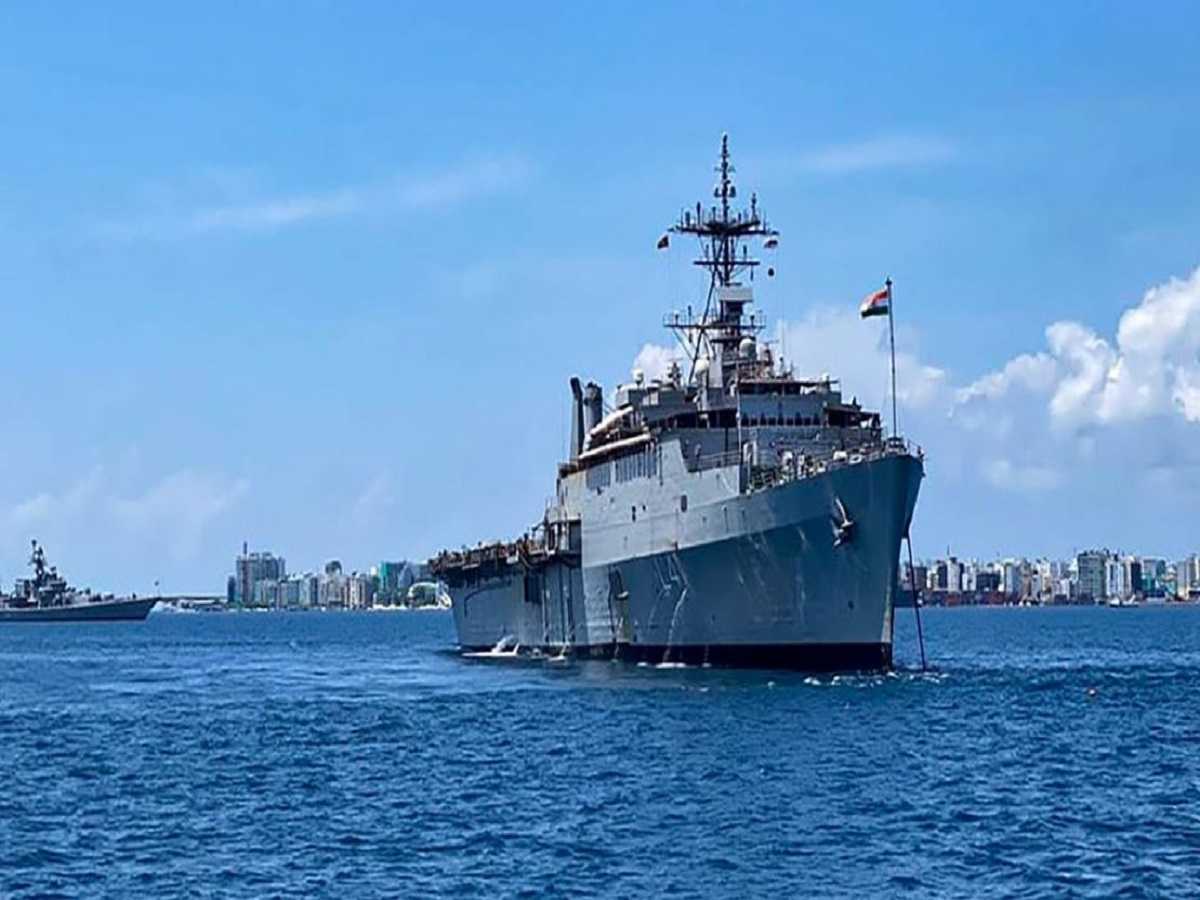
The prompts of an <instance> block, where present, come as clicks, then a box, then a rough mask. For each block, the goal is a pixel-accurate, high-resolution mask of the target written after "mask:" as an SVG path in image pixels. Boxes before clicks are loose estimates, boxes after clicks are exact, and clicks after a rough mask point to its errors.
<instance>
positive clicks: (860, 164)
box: [755, 134, 959, 177]
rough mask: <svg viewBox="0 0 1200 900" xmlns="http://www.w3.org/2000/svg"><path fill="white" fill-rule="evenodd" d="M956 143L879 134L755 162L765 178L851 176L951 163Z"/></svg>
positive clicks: (915, 135) (756, 167)
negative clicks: (765, 175)
mask: <svg viewBox="0 0 1200 900" xmlns="http://www.w3.org/2000/svg"><path fill="white" fill-rule="evenodd" d="M958 153H959V150H958V145H957V144H956V143H955V142H953V141H951V140H949V139H947V138H944V137H940V136H937V135H917V134H891V135H878V136H876V137H871V138H866V139H863V140H859V141H851V142H847V143H843V144H832V145H829V146H825V147H819V148H816V149H814V150H809V151H807V152H802V153H798V154H794V155H792V156H781V157H775V158H772V159H766V160H762V161H760V162H758V163H757V164H756V166H755V169H756V171H758V170H761V171H763V172H765V173H767V176H768V177H772V176H773V177H795V176H797V175H827V176H837V175H853V174H857V173H861V172H869V171H874V170H880V169H910V168H920V167H925V166H933V165H939V164H942V163H948V162H952V161H953V160H955V159H956V158H957V157H958Z"/></svg>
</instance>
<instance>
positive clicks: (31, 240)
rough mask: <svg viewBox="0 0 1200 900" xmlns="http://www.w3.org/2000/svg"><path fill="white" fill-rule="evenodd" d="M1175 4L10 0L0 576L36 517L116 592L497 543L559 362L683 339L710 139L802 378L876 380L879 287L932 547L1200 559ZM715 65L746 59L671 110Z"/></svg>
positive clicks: (527, 493) (88, 572)
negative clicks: (398, 4)
mask: <svg viewBox="0 0 1200 900" xmlns="http://www.w3.org/2000/svg"><path fill="white" fill-rule="evenodd" d="M712 9H713V10H716V9H718V7H713V8H712ZM1185 10H1186V7H1184V6H1174V5H1171V4H1161V5H1156V7H1155V10H1154V12H1153V14H1143V13H1140V12H1138V11H1133V10H1130V11H1126V10H1125V9H1123V8H1121V7H1119V6H1109V7H1101V8H1091V7H1087V8H1084V7H1079V8H1077V9H1067V8H1063V9H1055V10H1046V9H1043V8H1042V7H1039V6H1038V5H1035V4H1027V5H1021V4H1018V5H1015V6H1009V7H1006V8H1005V9H1004V10H1003V11H1000V10H983V11H981V10H965V9H964V10H957V9H950V10H947V9H944V8H939V7H936V6H933V5H928V6H924V5H913V6H909V7H906V8H904V9H902V10H901V9H889V8H886V7H882V8H874V9H871V10H869V11H854V10H812V9H808V10H800V9H795V10H793V9H777V10H762V9H749V10H744V11H743V12H742V13H741V14H740V15H741V17H742V18H743V19H744V21H743V23H742V24H743V26H744V27H745V29H746V30H747V32H748V33H749V34H751V35H752V36H753V38H754V39H753V40H752V41H750V42H746V43H742V42H736V43H735V42H732V41H729V40H726V39H723V38H721V37H720V36H715V35H713V34H712V33H711V31H712V30H711V28H709V27H708V25H707V24H706V23H707V22H708V21H710V20H711V18H712V17H711V16H708V15H704V14H694V12H693V13H692V14H689V15H686V16H685V15H681V14H679V13H677V12H675V11H673V10H669V9H658V10H649V11H640V12H638V14H637V15H636V16H635V17H634V18H632V19H626V17H624V16H613V15H610V14H608V13H603V14H602V13H600V12H598V11H595V10H592V11H587V10H583V11H580V10H573V11H570V12H568V11H565V10H556V9H553V8H551V9H547V10H544V11H542V12H541V13H540V14H535V13H533V12H528V13H525V14H523V15H517V16H513V15H510V14H509V13H506V12H501V11H498V10H487V9H479V10H475V11H473V13H472V15H471V16H468V17H463V16H461V15H460V14H459V13H457V12H451V11H446V12H442V11H423V12H414V11H401V10H398V9H389V8H386V7H374V8H359V9H356V10H348V11H344V12H343V13H342V14H338V15H334V14H333V13H332V12H329V11H325V10H322V9H319V8H316V7H304V8H297V9H296V10H293V11H292V12H291V13H289V15H288V16H287V17H281V16H279V15H278V14H276V13H275V12H273V11H271V10H269V9H267V8H256V9H245V10H240V11H239V12H238V14H237V17H236V18H237V21H236V27H230V22H229V21H228V16H212V15H209V14H208V13H205V12H204V11H171V12H170V14H169V15H165V14H164V13H163V12H162V11H161V10H158V9H156V8H155V7H152V6H149V5H147V6H143V7H139V6H137V5H136V4H135V5H132V6H128V7H123V8H122V9H118V10H106V11H99V10H89V9H80V10H76V11H74V13H73V14H72V16H70V17H66V19H65V20H64V17H62V16H58V15H54V14H53V13H52V12H49V11H46V10H39V9H36V8H27V9H12V10H8V11H6V12H5V13H4V14H3V16H4V24H5V25H6V28H5V32H6V33H8V34H21V35H23V36H24V39H23V40H22V41H21V42H20V43H19V44H18V43H16V42H10V43H12V44H13V46H11V47H9V52H8V53H6V59H5V61H4V63H2V64H0V65H2V66H3V69H4V72H5V74H6V80H7V83H8V84H9V85H10V91H9V95H10V98H11V102H10V103H9V104H8V106H7V108H6V112H5V116H6V120H5V124H6V129H5V130H6V135H8V138H9V139H8V140H7V141H6V142H5V144H4V145H3V146H2V147H0V162H3V171H4V173H5V174H4V175H3V176H0V190H3V195H4V204H3V207H2V211H0V224H3V225H4V226H5V235H6V237H5V240H4V242H3V243H2V247H0V264H2V266H0V270H2V271H3V272H4V275H3V281H2V282H0V288H2V290H3V296H4V297H5V304H6V306H5V308H6V312H7V313H8V317H7V321H6V324H7V325H8V335H9V340H8V341H7V342H6V352H5V354H4V355H3V357H2V358H0V375H3V377H4V380H5V383H6V384H7V385H8V386H9V388H8V390H7V391H5V393H4V395H3V398H0V415H2V416H3V421H5V422H6V423H7V428H8V431H9V434H10V435H15V436H19V439H17V438H14V439H11V440H9V441H7V442H6V446H5V451H4V465H3V466H2V467H0V578H3V579H4V582H5V584H8V583H10V582H11V579H12V578H14V577H17V576H19V575H22V574H24V571H25V556H26V552H27V548H28V541H29V539H30V538H35V537H36V538H38V539H39V540H42V541H43V542H45V543H46V544H47V546H48V547H49V548H50V550H51V552H52V553H53V554H54V556H55V559H56V560H57V561H58V562H59V564H60V566H61V568H62V569H63V570H64V571H66V572H69V573H70V574H71V575H72V577H73V578H74V579H76V580H77V581H80V582H82V583H87V584H91V585H95V586H96V587H98V588H103V589H105V590H114V591H127V590H135V591H138V592H145V591H148V590H150V589H151V586H152V584H153V583H154V581H156V580H157V581H159V582H160V583H161V584H162V586H163V589H164V590H165V591H166V590H172V591H192V590H197V589H200V588H203V587H205V586H206V585H209V584H211V573H212V572H214V571H221V570H223V568H224V566H226V565H227V560H228V558H229V556H230V554H231V553H232V552H236V548H237V547H239V546H240V545H241V542H242V541H243V540H244V539H245V538H246V536H253V538H254V540H255V541H256V542H258V543H261V544H263V545H268V546H279V547H289V548H291V553H292V554H294V555H295V556H296V557H297V558H305V559H319V558H325V557H327V556H328V555H330V554H331V553H333V552H337V551H339V549H340V550H341V552H342V553H343V554H344V555H343V557H342V558H343V559H345V560H346V562H347V565H348V566H351V567H362V566H364V565H368V564H369V561H371V560H375V559H384V558H388V557H391V556H395V555H397V554H399V555H404V556H409V557H411V558H416V559H423V558H426V557H428V556H429V555H431V554H433V553H435V552H437V551H438V550H440V549H442V548H443V547H458V546H461V545H462V544H463V543H464V542H473V541H474V540H476V539H478V538H480V537H496V538H499V537H503V536H505V535H510V534H515V533H520V532H522V531H523V530H524V529H525V528H527V527H528V526H529V525H530V524H531V523H532V522H534V521H536V520H537V519H538V518H540V516H541V513H542V499H543V498H545V497H548V496H550V495H551V494H553V491H554V467H555V464H556V462H558V461H559V460H560V459H561V458H562V456H563V455H564V449H565V444H566V440H567V433H568V427H567V413H568V409H569V403H570V398H569V393H568V388H567V379H568V378H569V377H570V376H572V375H579V376H581V377H584V378H594V379H596V380H597V381H599V382H601V383H602V384H603V385H604V386H605V388H606V390H608V391H611V389H612V388H613V387H615V385H616V384H617V382H619V381H624V380H628V379H629V377H630V370H631V368H633V366H634V365H635V364H636V365H639V366H641V367H642V368H644V369H646V370H647V371H648V372H653V371H654V369H655V367H656V366H659V365H662V364H664V362H665V360H666V359H667V358H668V357H669V347H668V337H669V336H668V335H667V334H665V333H663V332H662V331H661V329H660V327H659V326H660V323H661V316H662V314H663V313H665V312H668V311H669V310H671V309H673V308H682V307H684V306H686V304H688V303H689V302H695V299H696V297H697V295H698V292H699V290H700V288H701V287H702V286H701V285H700V284H699V283H698V282H696V281H694V280H693V279H692V278H691V275H690V273H689V271H688V270H689V266H688V263H687V260H688V251H689V250H690V248H685V247H682V246H680V247H674V246H672V247H671V248H669V249H668V250H666V251H662V252H657V251H655V249H654V246H655V241H656V239H657V238H658V236H659V235H660V234H661V232H662V229H663V228H664V227H665V226H666V225H667V224H669V220H670V217H669V216H664V211H674V210H678V209H680V208H681V207H683V206H684V205H686V204H689V203H691V202H694V200H695V199H696V198H697V196H699V195H700V194H702V193H703V192H704V191H705V190H707V188H708V187H709V185H710V179H711V175H712V173H711V169H712V164H713V157H714V153H715V151H716V148H717V145H718V141H719V138H720V134H721V132H722V131H727V132H728V133H729V134H730V141H731V148H732V152H733V154H734V162H735V165H736V166H737V170H738V183H739V186H740V187H741V188H742V189H743V190H745V191H747V192H749V191H751V190H756V191H758V193H759V196H760V199H761V201H762V203H763V207H764V209H765V210H766V212H767V214H768V215H769V216H770V217H771V219H772V221H773V222H774V223H775V224H776V225H778V226H779V228H780V229H781V231H782V239H781V243H780V246H779V249H778V250H777V251H775V253H774V256H773V265H775V267H776V268H777V270H778V275H777V277H776V278H774V279H761V280H760V283H758V284H756V290H757V293H758V298H759V309H760V310H761V312H762V313H763V314H764V315H765V316H766V317H767V318H768V320H769V321H770V322H771V323H772V324H771V327H772V328H774V329H776V330H775V331H774V332H772V334H773V335H774V336H775V337H776V339H777V340H778V344H777V347H778V348H779V349H780V350H781V351H783V352H784V353H785V355H786V357H787V359H788V360H789V362H791V363H792V364H793V365H794V366H795V368H796V369H797V371H799V372H803V373H811V374H814V375H815V374H818V373H821V372H829V373H831V374H832V375H833V376H834V377H837V378H840V379H841V382H842V386H843V388H844V390H845V391H846V393H847V394H848V395H850V396H854V397H857V398H859V399H860V400H862V401H863V402H864V403H867V404H869V405H871V406H873V407H874V408H877V409H881V410H882V409H885V408H886V402H887V401H886V388H887V377H888V375H887V373H888V367H887V356H886V337H885V325H884V323H883V322H881V321H878V320H872V321H869V322H865V323H864V322H861V321H859V320H858V317H857V309H856V306H857V302H858V300H859V299H860V298H861V297H862V296H863V294H865V293H866V292H868V291H870V290H873V289H875V288H877V287H878V286H879V285H880V284H881V283H882V280H883V279H884V278H885V277H888V276H891V277H892V278H893V279H894V280H895V297H896V299H895V309H896V316H897V320H896V324H897V329H898V331H897V349H898V351H899V357H898V368H899V372H898V374H899V379H900V390H899V395H900V396H899V400H900V425H901V430H902V431H903V432H904V434H905V435H906V436H907V437H910V438H911V439H913V440H914V441H916V442H917V443H919V444H921V445H922V446H923V447H925V448H926V450H927V471H928V477H927V478H926V480H925V483H924V485H923V487H922V496H921V502H920V504H919V505H918V508H917V515H916V519H915V524H914V535H913V536H914V543H915V547H916V551H917V553H918V554H920V555H926V556H928V555H930V553H931V551H934V550H935V549H938V550H940V548H944V547H946V546H947V545H948V544H949V545H950V546H952V547H954V548H956V550H957V551H961V552H962V554H963V555H964V556H969V555H983V554H988V553H992V552H994V551H995V550H997V549H999V550H1002V551H1003V552H1004V553H1012V554H1016V555H1032V554H1035V553H1037V552H1046V553H1051V554H1054V555H1063V556H1065V555H1067V554H1068V552H1069V551H1070V550H1071V548H1072V547H1085V546H1096V545H1105V544H1107V545H1121V546H1124V547H1130V548H1147V549H1151V548H1160V550H1161V552H1162V553H1164V554H1165V555H1166V556H1167V557H1168V558H1176V557H1179V556H1182V555H1185V553H1190V552H1192V548H1191V547H1190V546H1188V543H1189V542H1190V540H1191V538H1190V537H1189V535H1188V530H1187V528H1186V527H1181V524H1182V523H1184V522H1185V519H1184V516H1185V515H1186V511H1187V510H1189V509H1191V508H1196V506H1197V505H1198V504H1200V477H1198V476H1197V472H1200V442H1198V441H1196V437H1197V434H1198V433H1200V432H1198V431H1197V429H1200V362H1198V361H1197V354H1198V353H1200V275H1197V274H1196V273H1197V266H1198V265H1200V251H1198V249H1197V247H1196V242H1195V238H1194V235H1195V234H1196V230H1197V227H1198V226H1200V205H1198V204H1200V201H1198V200H1197V199H1196V198H1197V197H1200V191H1198V190H1197V187H1198V186H1200V160H1197V158H1196V156H1195V154H1193V153H1190V152H1188V148H1190V147H1192V146H1195V139H1196V137H1197V136H1200V135H1198V134H1197V132H1200V123H1197V122H1196V120H1195V117H1194V116H1193V115H1192V114H1191V110H1192V109H1194V107H1195V103H1196V101H1197V100H1198V99H1200V96H1198V95H1200V87H1198V86H1200V53H1197V52H1195V51H1196V50H1197V49H1200V48H1198V47H1197V46H1196V43H1197V40H1198V38H1197V37H1196V35H1194V34H1193V33H1192V32H1191V31H1189V30H1187V29H1182V30H1181V29H1179V28H1178V27H1177V22H1178V21H1179V19H1180V18H1181V17H1182V14H1183V12H1184V11H1185ZM631 15H632V12H631ZM464 18H465V19H467V20H469V21H463V20H464ZM631 22H635V23H636V25H635V26H633V27H631V25H630V23H631ZM97 34H103V35H104V36H105V39H104V40H96V35H97ZM796 41H801V42H802V43H803V45H804V46H805V47H807V48H808V50H809V51H810V52H806V53H805V54H799V55H798V54H796V53H795V52H794V46H795V42H796ZM397 47H399V48H402V49H401V50H399V51H398V50H397V49H396V48H397ZM601 48H602V49H601ZM1150 48H1173V49H1172V50H1171V51H1170V52H1162V53H1159V52H1152V50H1151V49H1150ZM715 54H721V55H722V57H723V58H725V59H727V60H728V61H729V63H730V65H734V66H737V67H739V68H740V69H741V70H743V71H748V72H754V73H757V77H756V78H755V79H754V81H755V87H754V89H752V90H747V88H746V85H745V84H741V85H736V86H734V85H715V86H714V88H713V95H712V96H711V97H710V98H709V99H708V101H707V102H706V103H705V104H704V106H705V107H706V108H705V109H703V110H697V109H696V108H695V107H696V106H697V105H698V104H695V103H693V102H691V100H690V97H691V94H692V93H693V92H694V90H695V88H694V85H693V84H692V77H691V72H690V69H691V66H690V65H689V64H688V63H689V62H690V61H695V60H697V59H704V58H706V57H709V56H712V55H715ZM868 61H869V62H868ZM895 69H903V73H904V75H903V77H902V78H896V77H893V75H892V74H890V73H892V72H893V70H895ZM264 71H265V72H267V73H269V75H270V77H267V78H264V77H262V74H263V72H264ZM533 73H536V75H535V74H533ZM597 73H603V75H602V76H601V75H599V74H597ZM714 110H716V111H718V112H717V113H714ZM718 113H719V114H718ZM347 549H349V550H350V551H351V552H350V553H346V552H345V551H346V550H347Z"/></svg>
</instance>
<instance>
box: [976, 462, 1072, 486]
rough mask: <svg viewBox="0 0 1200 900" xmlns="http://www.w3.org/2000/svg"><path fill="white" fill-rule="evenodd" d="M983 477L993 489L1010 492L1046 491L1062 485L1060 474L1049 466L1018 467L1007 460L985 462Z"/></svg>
mask: <svg viewBox="0 0 1200 900" xmlns="http://www.w3.org/2000/svg"><path fill="white" fill-rule="evenodd" d="M982 472H983V477H984V478H985V479H986V480H987V481H988V483H989V484H991V485H992V486H993V487H997V488H1000V489H1001V490H1012V491H1046V490H1050V489H1051V488H1055V487H1058V486H1059V485H1060V484H1061V483H1062V473H1061V472H1059V471H1058V470H1057V469H1055V468H1052V467H1050V466H1040V465H1019V464H1016V463H1013V462H1012V461H1011V460H1008V459H991V460H987V461H986V462H985V463H984V464H983V467H982Z"/></svg>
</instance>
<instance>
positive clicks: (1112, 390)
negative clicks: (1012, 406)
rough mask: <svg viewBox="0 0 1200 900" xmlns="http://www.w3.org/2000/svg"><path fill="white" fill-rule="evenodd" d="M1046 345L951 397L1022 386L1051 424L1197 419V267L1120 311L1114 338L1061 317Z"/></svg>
mask: <svg viewBox="0 0 1200 900" xmlns="http://www.w3.org/2000/svg"><path fill="white" fill-rule="evenodd" d="M1046 344H1047V347H1048V352H1041V353H1038V354H1036V355H1029V354H1023V355H1021V356H1019V357H1017V358H1015V359H1013V360H1011V361H1010V362H1009V363H1008V364H1006V365H1005V366H1004V368H1003V369H1001V370H1000V371H998V372H992V373H990V374H988V375H985V376H983V377H982V378H980V379H977V380H976V381H975V382H973V383H972V384H971V385H968V386H967V387H966V388H964V389H962V390H960V391H959V392H957V394H956V403H957V404H958V405H959V406H971V405H976V406H978V405H979V401H996V400H999V399H1000V398H1002V397H1004V396H1005V395H1006V394H1007V393H1008V391H1009V390H1010V389H1011V388H1012V387H1014V386H1020V387H1022V388H1024V389H1025V390H1027V391H1030V392H1032V393H1034V394H1042V395H1044V396H1045V398H1046V399H1045V402H1046V408H1047V411H1048V413H1049V416H1050V419H1051V422H1052V424H1053V425H1054V427H1056V428H1064V429H1079V428H1082V427H1088V426H1104V425H1119V424H1125V423H1131V422H1138V421H1142V420H1145V419H1148V418H1152V417H1162V416H1171V415H1179V416H1181V417H1182V418H1183V419H1185V420H1186V421H1189V422H1200V269H1197V270H1196V271H1195V272H1193V273H1192V274H1191V275H1190V276H1189V277H1187V278H1184V279H1178V278H1172V279H1171V280H1170V281H1168V282H1166V283H1165V284H1162V285H1159V286H1157V287H1154V288H1151V289H1150V290H1149V291H1147V292H1146V294H1145V295H1144V296H1143V297H1142V299H1141V301H1140V302H1139V303H1138V304H1137V305H1136V306H1133V307H1131V308H1129V309H1127V310H1126V311H1125V312H1124V314H1123V315H1122V316H1121V320H1120V324H1119V325H1118V327H1117V334H1116V340H1115V342H1112V343H1110V341H1108V340H1107V339H1105V338H1103V337H1101V336H1100V335H1098V334H1096V332H1095V331H1093V330H1092V329H1090V328H1088V327H1087V326H1085V325H1082V324H1080V323H1078V322H1069V321H1065V322H1055V323H1053V324H1052V325H1050V326H1049V327H1048V328H1047V329H1046Z"/></svg>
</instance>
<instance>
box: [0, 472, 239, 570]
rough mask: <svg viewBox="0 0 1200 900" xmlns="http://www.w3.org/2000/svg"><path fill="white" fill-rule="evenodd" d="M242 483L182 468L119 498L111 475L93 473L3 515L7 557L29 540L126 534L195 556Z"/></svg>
mask: <svg viewBox="0 0 1200 900" xmlns="http://www.w3.org/2000/svg"><path fill="white" fill-rule="evenodd" d="M247 488H248V485H247V482H246V481H244V480H236V481H235V480H229V479H227V478H223V476H220V475H212V474H205V473H200V472H194V470H192V469H182V470H180V472H176V473H174V474H170V475H167V476H166V478H163V479H162V480H161V481H158V482H156V484H154V485H151V486H150V487H148V488H145V490H144V491H142V492H140V493H138V494H134V496H132V497H126V496H121V492H119V491H118V490H116V488H115V487H114V486H113V485H112V479H110V473H109V472H107V470H106V469H104V468H102V467H98V466H97V467H96V468H94V469H91V470H90V472H88V473H86V474H85V475H83V476H82V478H80V479H79V480H78V481H76V482H74V484H73V485H71V486H68V487H67V488H65V490H64V491H61V492H59V493H54V492H41V493H37V494H34V496H32V497H29V498H26V499H24V500H18V502H17V503H14V504H12V505H11V506H10V508H8V509H7V510H0V540H2V541H4V544H5V552H11V547H12V546H16V545H18V544H20V542H24V541H28V540H29V539H31V538H48V539H49V540H53V541H55V542H59V544H61V542H72V541H78V540H80V535H84V538H83V540H90V541H96V540H98V539H101V538H104V539H107V538H110V536H112V534H113V533H114V530H118V532H120V530H122V532H126V533H127V534H128V535H130V536H131V538H133V539H136V540H137V541H138V542H142V544H150V545H161V546H163V547H166V550H167V551H168V552H169V553H170V554H172V557H173V558H175V559H176V560H180V559H188V558H191V557H193V556H194V554H196V552H197V550H198V547H199V544H200V540H202V539H203V536H204V534H205V532H206V530H208V528H209V526H210V524H211V523H212V522H214V520H215V518H217V517H218V516H220V515H222V514H224V512H227V511H228V510H230V509H232V508H233V506H234V504H236V503H238V500H240V499H241V497H242V496H244V494H245V493H246V491H247Z"/></svg>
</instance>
